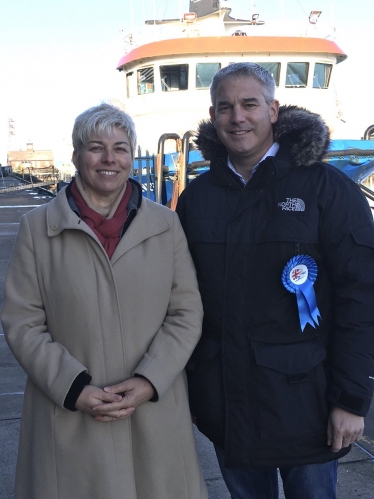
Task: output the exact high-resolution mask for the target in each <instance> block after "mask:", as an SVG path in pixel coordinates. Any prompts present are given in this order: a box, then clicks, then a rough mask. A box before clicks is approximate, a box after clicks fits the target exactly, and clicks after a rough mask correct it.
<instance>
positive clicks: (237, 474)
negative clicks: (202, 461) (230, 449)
mask: <svg viewBox="0 0 374 499" xmlns="http://www.w3.org/2000/svg"><path fill="white" fill-rule="evenodd" d="M215 450H216V454H217V459H218V464H219V466H220V468H221V473H222V476H223V479H224V480H225V482H226V486H227V488H228V489H229V492H230V494H231V498H232V499H278V498H279V490H278V472H277V468H266V467H263V466H258V467H252V468H246V469H231V468H225V465H224V452H223V450H222V449H220V448H219V447H217V446H215ZM337 470H338V461H337V460H334V461H330V462H328V463H324V464H307V465H303V466H293V467H289V468H279V472H280V475H281V477H282V481H283V490H284V495H285V497H286V499H336V481H337Z"/></svg>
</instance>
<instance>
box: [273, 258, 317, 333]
mask: <svg viewBox="0 0 374 499" xmlns="http://www.w3.org/2000/svg"><path fill="white" fill-rule="evenodd" d="M317 274H318V271H317V264H316V262H315V260H314V259H313V258H312V257H311V256H308V255H297V256H294V257H293V258H291V260H290V261H289V262H288V263H287V264H286V266H285V267H284V269H283V272H282V283H283V286H284V287H285V288H286V289H287V291H289V292H290V293H296V300H297V306H298V309H299V318H300V327H301V331H304V329H305V326H306V325H307V324H310V325H311V326H313V327H314V328H315V327H316V326H318V317H321V314H320V311H319V310H318V307H317V301H316V294H315V291H314V287H313V284H314V283H315V281H316V279H317Z"/></svg>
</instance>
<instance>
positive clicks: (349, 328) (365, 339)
mask: <svg viewBox="0 0 374 499" xmlns="http://www.w3.org/2000/svg"><path fill="white" fill-rule="evenodd" d="M329 193H330V194H329V196H328V199H327V202H326V204H325V205H324V207H323V209H322V212H321V217H320V241H321V244H322V247H323V257H324V261H325V264H326V271H327V272H328V273H329V275H330V279H331V281H332V289H333V323H332V328H331V331H332V333H331V338H330V342H331V343H330V351H331V368H332V370H331V374H332V383H331V385H330V392H329V401H330V402H331V404H332V405H334V406H337V407H340V408H342V409H345V410H347V411H349V412H352V413H354V414H357V415H360V416H365V415H366V414H367V412H368V410H369V407H370V402H371V398H372V394H373V388H374V225H373V216H372V213H371V210H370V208H369V206H368V203H367V201H366V199H365V197H364V196H363V194H362V193H361V192H360V189H359V187H358V186H357V185H355V184H354V183H353V182H351V181H350V180H349V179H346V178H336V179H335V182H334V185H333V186H330V190H329ZM322 320H323V318H322Z"/></svg>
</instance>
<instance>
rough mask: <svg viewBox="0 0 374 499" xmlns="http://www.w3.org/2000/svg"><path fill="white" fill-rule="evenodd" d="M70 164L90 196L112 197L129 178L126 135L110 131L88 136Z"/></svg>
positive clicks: (128, 150) (122, 132)
mask: <svg viewBox="0 0 374 499" xmlns="http://www.w3.org/2000/svg"><path fill="white" fill-rule="evenodd" d="M73 161H74V164H75V166H76V168H77V170H78V172H79V176H80V178H81V179H82V183H83V186H84V188H85V189H86V190H87V191H88V193H89V194H90V195H91V196H92V197H100V198H103V197H109V198H114V197H115V196H116V195H117V194H119V192H120V191H121V189H122V187H123V186H124V184H125V182H126V181H127V179H128V178H129V174H130V171H131V167H132V163H133V160H132V156H131V147H130V141H129V138H128V136H127V133H126V132H124V131H123V130H120V129H119V128H113V130H112V132H111V134H110V135H95V134H94V135H92V136H91V137H90V140H89V141H88V143H87V144H86V145H85V146H83V148H82V149H81V150H80V151H79V153H77V152H76V151H74V153H73Z"/></svg>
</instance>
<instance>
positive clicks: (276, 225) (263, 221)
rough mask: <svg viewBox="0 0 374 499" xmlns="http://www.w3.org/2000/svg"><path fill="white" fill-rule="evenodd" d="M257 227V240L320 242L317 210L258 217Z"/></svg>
mask: <svg viewBox="0 0 374 499" xmlns="http://www.w3.org/2000/svg"><path fill="white" fill-rule="evenodd" d="M257 222H258V223H257V224H256V229H255V242H256V243H266V242H270V241H290V242H299V243H310V244H315V243H318V213H317V212H308V213H306V212H301V213H300V212H293V211H290V212H284V213H282V214H280V215H272V216H270V217H266V216H261V217H259V218H258V220H257Z"/></svg>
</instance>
